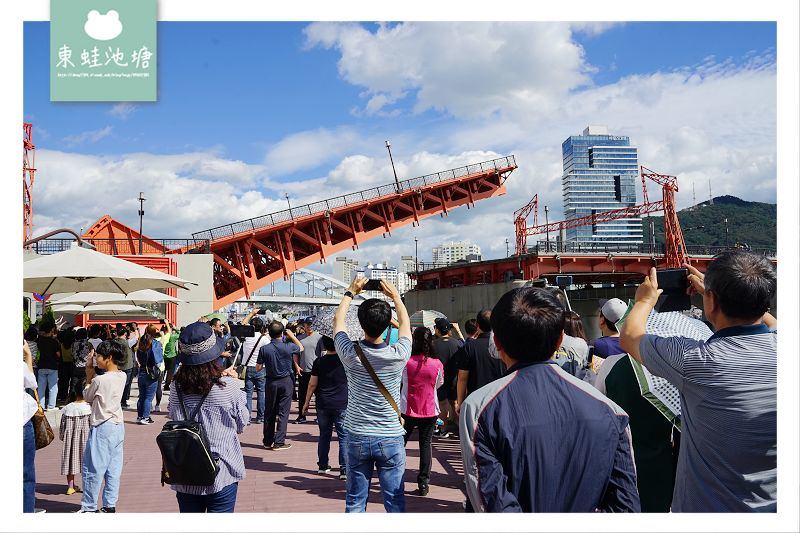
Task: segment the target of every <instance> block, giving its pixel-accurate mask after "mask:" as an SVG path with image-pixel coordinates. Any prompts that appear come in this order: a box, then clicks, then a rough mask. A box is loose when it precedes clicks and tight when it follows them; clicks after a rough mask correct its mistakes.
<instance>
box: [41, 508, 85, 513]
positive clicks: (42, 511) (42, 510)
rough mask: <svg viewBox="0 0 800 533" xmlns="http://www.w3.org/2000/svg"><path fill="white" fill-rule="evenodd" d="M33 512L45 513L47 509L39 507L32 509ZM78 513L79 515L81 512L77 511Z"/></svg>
mask: <svg viewBox="0 0 800 533" xmlns="http://www.w3.org/2000/svg"><path fill="white" fill-rule="evenodd" d="M33 512H34V513H46V512H47V509H42V508H41V507H36V508H34V510H33ZM78 512H79V513H80V512H81V511H78ZM87 512H88V511H87Z"/></svg>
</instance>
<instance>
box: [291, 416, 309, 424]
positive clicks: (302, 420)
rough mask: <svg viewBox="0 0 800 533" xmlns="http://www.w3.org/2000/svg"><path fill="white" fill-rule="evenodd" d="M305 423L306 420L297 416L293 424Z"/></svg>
mask: <svg viewBox="0 0 800 533" xmlns="http://www.w3.org/2000/svg"><path fill="white" fill-rule="evenodd" d="M306 422H307V420H306V417H304V416H298V417H297V418H296V419H295V421H294V423H295V424H305V423H306Z"/></svg>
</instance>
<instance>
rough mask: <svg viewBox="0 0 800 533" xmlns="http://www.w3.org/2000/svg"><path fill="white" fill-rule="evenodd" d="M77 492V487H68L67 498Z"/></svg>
mask: <svg viewBox="0 0 800 533" xmlns="http://www.w3.org/2000/svg"><path fill="white" fill-rule="evenodd" d="M76 492H78V491H77V490H75V487H67V496H72V495H73V494H75V493H76Z"/></svg>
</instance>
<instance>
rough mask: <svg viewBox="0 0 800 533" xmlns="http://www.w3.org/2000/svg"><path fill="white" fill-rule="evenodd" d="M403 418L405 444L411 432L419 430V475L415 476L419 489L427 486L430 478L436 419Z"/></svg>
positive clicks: (433, 417)
mask: <svg viewBox="0 0 800 533" xmlns="http://www.w3.org/2000/svg"><path fill="white" fill-rule="evenodd" d="M403 418H404V419H405V423H404V424H403V429H405V430H406V434H405V435H403V438H404V439H405V441H406V442H408V439H409V437H411V432H412V431H414V428H418V429H419V475H418V476H417V485H419V486H420V487H421V486H423V485H427V484H428V481H430V478H431V439H432V438H433V430H434V428H435V427H436V418H437V417H435V416H432V417H429V418H414V417H413V416H404V417H403Z"/></svg>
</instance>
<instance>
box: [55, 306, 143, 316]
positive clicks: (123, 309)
mask: <svg viewBox="0 0 800 533" xmlns="http://www.w3.org/2000/svg"><path fill="white" fill-rule="evenodd" d="M53 312H54V313H76V314H77V313H97V314H110V315H114V316H116V315H125V314H132V313H135V314H139V315H141V314H143V313H149V311H148V310H147V309H145V308H144V307H139V306H138V305H130V304H97V305H87V306H83V305H80V304H65V305H53Z"/></svg>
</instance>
